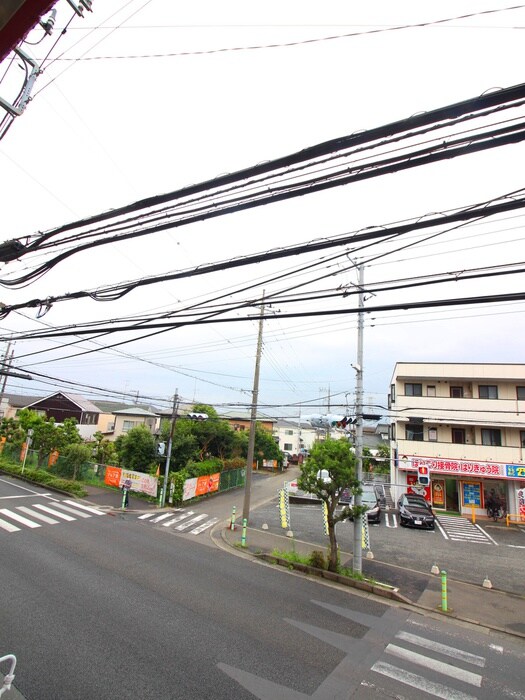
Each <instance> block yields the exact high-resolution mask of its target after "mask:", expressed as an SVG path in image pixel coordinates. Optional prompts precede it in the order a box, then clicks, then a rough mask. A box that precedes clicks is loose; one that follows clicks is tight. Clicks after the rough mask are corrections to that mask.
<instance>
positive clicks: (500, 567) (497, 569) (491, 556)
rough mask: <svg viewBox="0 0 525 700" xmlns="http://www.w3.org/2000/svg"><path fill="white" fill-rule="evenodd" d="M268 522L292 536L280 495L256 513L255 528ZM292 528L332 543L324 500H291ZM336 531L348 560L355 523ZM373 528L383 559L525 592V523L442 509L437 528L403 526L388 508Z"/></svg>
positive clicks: (375, 549)
mask: <svg viewBox="0 0 525 700" xmlns="http://www.w3.org/2000/svg"><path fill="white" fill-rule="evenodd" d="M263 526H267V527H268V530H269V531H271V532H272V533H274V534H281V535H283V536H286V533H287V531H286V530H284V529H283V528H282V527H281V522H280V514H279V505H278V501H277V499H275V500H274V501H271V502H270V503H268V504H266V505H265V506H263V507H260V508H258V509H256V510H254V511H253V512H252V514H251V517H250V527H253V528H258V529H261V528H263ZM264 529H266V528H264ZM290 530H291V532H292V533H293V539H296V540H301V541H303V542H309V543H313V544H316V545H319V547H327V546H328V538H327V536H326V535H325V534H324V526H323V516H322V509H321V505H320V504H319V503H291V504H290ZM336 533H337V541H338V546H339V550H340V558H341V563H342V564H345V562H347V561H349V560H350V559H351V555H352V551H353V537H354V525H353V523H352V522H349V521H342V522H340V523H338V524H337V526H336ZM369 533H370V551H371V552H372V553H373V556H374V560H375V561H376V562H377V563H379V562H384V563H387V564H390V565H391V566H393V567H397V568H399V569H401V570H403V569H405V570H406V569H410V570H413V571H417V572H422V573H424V574H428V573H429V572H430V570H431V568H432V566H434V565H436V566H438V567H439V569H440V570H445V571H447V574H448V575H449V576H450V577H451V578H454V579H456V580H460V581H467V582H468V583H476V584H481V583H482V582H483V579H484V578H485V577H488V578H489V579H490V580H491V582H492V584H493V586H494V587H495V588H498V589H500V590H505V591H509V592H512V593H517V594H520V595H525V527H523V528H518V527H516V526H512V527H510V528H507V527H506V526H505V523H500V522H498V523H494V522H492V521H479V520H478V521H477V522H476V524H475V525H473V524H472V523H471V522H470V520H467V519H466V518H462V517H454V516H447V515H445V514H443V515H441V514H439V513H438V514H437V522H436V528H435V530H421V529H417V528H401V527H399V522H398V519H397V514H396V511H385V512H383V514H382V518H381V523H380V524H379V525H372V524H370V525H369ZM291 539H292V538H287V539H283V548H287V549H291V548H292V546H293V543H292V542H291V541H287V540H291ZM371 568H372V567H371ZM363 570H365V566H364V567H363Z"/></svg>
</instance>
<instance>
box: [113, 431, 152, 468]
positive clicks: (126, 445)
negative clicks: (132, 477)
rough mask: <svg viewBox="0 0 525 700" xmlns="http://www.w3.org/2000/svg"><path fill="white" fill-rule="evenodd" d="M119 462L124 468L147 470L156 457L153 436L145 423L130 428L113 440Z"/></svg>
mask: <svg viewBox="0 0 525 700" xmlns="http://www.w3.org/2000/svg"><path fill="white" fill-rule="evenodd" d="M115 447H116V450H117V453H118V456H119V462H120V464H121V465H122V466H123V467H124V468H125V469H131V470H132V471H137V472H148V471H149V470H150V469H151V467H152V466H153V464H154V463H155V459H156V443H155V438H154V437H153V435H152V434H151V433H150V431H149V430H148V429H147V428H146V426H145V425H137V426H136V427H135V428H131V430H130V431H129V432H127V433H126V435H121V436H119V438H117V440H116V441H115Z"/></svg>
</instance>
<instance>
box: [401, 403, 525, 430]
mask: <svg viewBox="0 0 525 700" xmlns="http://www.w3.org/2000/svg"><path fill="white" fill-rule="evenodd" d="M391 410H392V412H393V413H394V414H395V416H396V420H397V421H402V422H408V421H409V420H410V418H411V417H414V416H416V417H418V418H423V420H424V422H425V423H437V424H439V423H448V424H451V425H459V424H468V425H483V426H487V425H489V424H490V425H492V426H494V427H498V426H512V427H522V428H523V429H525V401H517V400H514V399H513V400H509V399H474V398H463V399H451V398H450V397H438V396H398V397H397V399H396V401H395V403H393V404H392V406H391Z"/></svg>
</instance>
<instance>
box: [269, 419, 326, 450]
mask: <svg viewBox="0 0 525 700" xmlns="http://www.w3.org/2000/svg"><path fill="white" fill-rule="evenodd" d="M318 432H319V431H318V430H316V429H315V428H312V426H311V425H309V424H308V423H303V422H301V421H300V420H298V421H296V422H293V421H288V420H279V421H277V423H276V424H275V425H274V428H273V435H274V437H275V440H276V442H277V443H278V445H279V449H280V450H281V451H282V452H287V453H288V454H290V455H298V454H301V453H304V451H305V450H306V451H307V452H308V451H310V449H311V447H312V445H313V444H314V442H315V441H316V440H317V439H318ZM321 432H322V433H323V434H324V431H321Z"/></svg>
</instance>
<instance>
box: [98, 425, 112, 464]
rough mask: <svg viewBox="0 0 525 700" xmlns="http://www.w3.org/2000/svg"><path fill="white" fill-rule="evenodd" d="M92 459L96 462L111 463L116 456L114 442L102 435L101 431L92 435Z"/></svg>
mask: <svg viewBox="0 0 525 700" xmlns="http://www.w3.org/2000/svg"><path fill="white" fill-rule="evenodd" d="M93 442H94V445H93V459H94V460H95V462H97V463H98V464H111V462H113V461H114V460H115V459H116V457H117V454H116V450H115V444H114V443H113V442H111V440H108V439H107V438H105V437H104V435H103V433H101V432H100V431H97V432H96V433H95V434H94V435H93Z"/></svg>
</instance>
